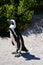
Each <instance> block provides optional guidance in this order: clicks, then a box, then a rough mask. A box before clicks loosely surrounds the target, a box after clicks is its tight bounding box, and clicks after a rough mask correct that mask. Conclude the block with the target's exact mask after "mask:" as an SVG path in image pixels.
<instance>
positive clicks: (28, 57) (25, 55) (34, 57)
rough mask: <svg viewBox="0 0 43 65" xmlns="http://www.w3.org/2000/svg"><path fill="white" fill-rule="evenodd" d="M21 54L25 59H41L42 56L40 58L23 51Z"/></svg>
mask: <svg viewBox="0 0 43 65" xmlns="http://www.w3.org/2000/svg"><path fill="white" fill-rule="evenodd" d="M21 56H22V57H24V58H25V60H40V58H38V57H36V56H35V55H32V54H30V53H22V54H21Z"/></svg>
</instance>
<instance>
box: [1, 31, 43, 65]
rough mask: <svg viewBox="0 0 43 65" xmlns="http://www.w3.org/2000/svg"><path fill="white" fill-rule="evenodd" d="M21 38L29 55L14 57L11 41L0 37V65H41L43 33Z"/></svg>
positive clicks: (23, 54) (42, 62) (42, 64)
mask: <svg viewBox="0 0 43 65" xmlns="http://www.w3.org/2000/svg"><path fill="white" fill-rule="evenodd" d="M26 32H27V31H26ZM26 32H25V33H24V34H26ZM23 38H24V42H25V46H26V47H27V49H28V50H29V53H25V52H22V56H20V57H15V54H12V52H14V51H15V46H13V45H12V44H11V39H10V38H1V37H0V65H43V33H40V34H30V35H23Z"/></svg>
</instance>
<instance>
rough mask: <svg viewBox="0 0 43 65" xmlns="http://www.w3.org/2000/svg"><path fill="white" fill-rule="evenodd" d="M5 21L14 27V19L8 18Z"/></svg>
mask: <svg viewBox="0 0 43 65" xmlns="http://www.w3.org/2000/svg"><path fill="white" fill-rule="evenodd" d="M7 21H8V22H9V24H10V25H13V26H14V27H15V28H16V21H15V20H14V19H8V20H7Z"/></svg>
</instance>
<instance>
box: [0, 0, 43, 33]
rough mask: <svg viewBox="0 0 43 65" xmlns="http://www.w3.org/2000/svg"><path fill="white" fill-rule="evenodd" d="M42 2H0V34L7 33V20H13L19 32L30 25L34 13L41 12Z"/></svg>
mask: <svg viewBox="0 0 43 65" xmlns="http://www.w3.org/2000/svg"><path fill="white" fill-rule="evenodd" d="M42 8H43V0H0V32H8V26H9V24H8V23H7V19H15V20H16V22H17V25H18V28H19V29H20V30H24V29H25V28H27V27H28V26H29V25H30V24H31V19H32V16H33V14H34V13H40V12H42Z"/></svg>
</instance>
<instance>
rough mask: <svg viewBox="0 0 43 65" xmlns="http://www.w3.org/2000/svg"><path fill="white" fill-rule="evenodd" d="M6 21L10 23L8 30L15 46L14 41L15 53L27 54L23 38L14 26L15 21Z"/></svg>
mask: <svg viewBox="0 0 43 65" xmlns="http://www.w3.org/2000/svg"><path fill="white" fill-rule="evenodd" d="M8 21H9V22H10V26H9V30H10V37H11V41H12V44H13V45H15V44H14V40H15V41H16V53H18V51H19V53H21V51H25V52H28V50H27V48H26V47H25V45H24V40H23V37H22V35H21V33H20V32H19V30H18V28H17V26H16V21H15V20H14V19H11V20H8Z"/></svg>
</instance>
